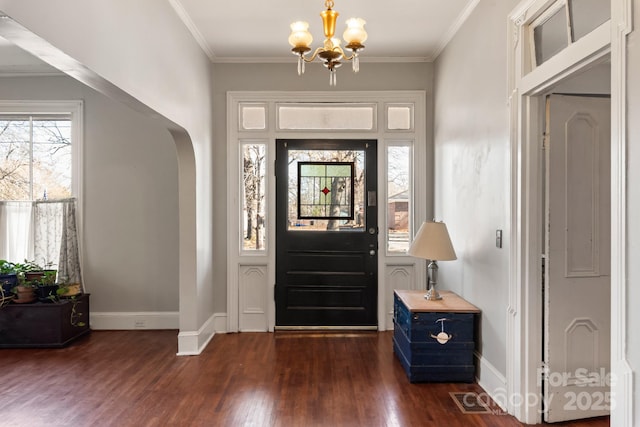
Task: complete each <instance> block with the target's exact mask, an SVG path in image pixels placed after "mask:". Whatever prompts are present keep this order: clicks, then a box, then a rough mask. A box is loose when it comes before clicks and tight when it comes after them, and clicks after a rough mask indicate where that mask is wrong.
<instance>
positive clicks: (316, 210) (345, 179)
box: [298, 162, 355, 219]
mask: <svg viewBox="0 0 640 427" xmlns="http://www.w3.org/2000/svg"><path fill="white" fill-rule="evenodd" d="M354 170H355V168H354V163H353V162H299V163H298V219H353V204H354V203H353V185H354Z"/></svg>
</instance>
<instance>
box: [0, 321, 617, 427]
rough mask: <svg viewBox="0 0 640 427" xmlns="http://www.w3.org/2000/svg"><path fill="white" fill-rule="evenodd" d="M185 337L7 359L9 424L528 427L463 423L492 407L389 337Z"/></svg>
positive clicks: (0, 385) (116, 338)
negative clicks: (424, 368) (202, 342)
mask: <svg viewBox="0 0 640 427" xmlns="http://www.w3.org/2000/svg"><path fill="white" fill-rule="evenodd" d="M176 335H177V332H176V331H94V332H92V333H91V335H90V336H88V337H85V338H83V339H81V340H80V341H78V342H76V343H74V344H72V345H71V346H69V347H67V348H64V349H42V350H40V349H34V350H26V349H21V350H0V360H2V364H1V366H2V375H1V377H0V425H1V426H29V427H32V426H74V427H76V426H167V425H169V426H296V427H297V426H331V427H336V426H447V427H453V426H465V427H466V426H520V425H521V424H520V423H519V422H517V421H516V420H515V419H514V418H513V417H511V416H508V415H505V414H503V413H502V412H501V411H500V409H499V408H498V407H497V406H495V405H492V404H490V405H489V407H490V411H489V413H484V414H469V413H464V412H463V411H462V410H461V408H460V407H459V405H458V403H456V402H455V400H454V399H453V398H452V396H451V394H450V393H456V392H475V393H477V394H478V396H479V397H480V401H487V399H486V396H485V395H484V394H483V390H482V389H481V388H480V387H479V386H477V385H476V384H434V383H421V384H410V383H409V382H408V380H407V377H406V375H405V373H404V371H403V370H402V367H401V365H400V364H399V363H398V361H397V360H396V359H395V357H394V355H393V351H392V344H391V333H390V332H380V333H378V332H367V333H321V332H316V333H285V332H278V333H240V334H226V335H225V334H221V335H216V336H215V337H214V338H213V340H212V341H211V343H210V344H209V346H208V347H207V349H206V350H205V351H204V352H203V354H202V355H201V356H191V357H178V356H176V354H175V353H176ZM489 403H491V402H489ZM554 425H561V426H572V427H587V426H588V427H601V426H608V425H609V420H608V418H600V419H595V420H589V421H581V422H573V423H560V424H554Z"/></svg>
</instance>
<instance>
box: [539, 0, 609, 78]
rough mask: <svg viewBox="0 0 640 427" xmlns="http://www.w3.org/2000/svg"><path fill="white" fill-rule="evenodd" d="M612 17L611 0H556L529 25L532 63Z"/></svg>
mask: <svg viewBox="0 0 640 427" xmlns="http://www.w3.org/2000/svg"><path fill="white" fill-rule="evenodd" d="M610 19H611V2H610V1H608V0H560V1H557V2H555V3H553V4H552V5H551V6H549V7H548V8H547V9H546V10H545V11H544V12H542V13H541V14H540V16H539V17H538V18H537V19H535V20H534V21H533V22H532V23H531V25H530V27H529V33H530V46H531V52H532V64H533V67H536V66H539V65H541V64H543V63H544V62H546V61H548V60H549V59H550V58H552V57H553V56H554V55H556V54H557V53H559V52H561V51H562V50H563V49H565V48H566V47H568V46H570V45H571V44H572V43H575V42H577V41H578V40H580V39H581V38H582V37H584V36H586V35H587V34H589V33H590V32H592V31H593V30H595V29H596V28H598V27H599V26H600V25H602V24H604V23H605V22H607V21H609V20H610Z"/></svg>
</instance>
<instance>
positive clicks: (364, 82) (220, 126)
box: [212, 55, 433, 312]
mask: <svg viewBox="0 0 640 427" xmlns="http://www.w3.org/2000/svg"><path fill="white" fill-rule="evenodd" d="M350 67H351V65H350V64H345V65H344V66H343V67H342V68H340V69H339V70H338V84H337V86H336V87H335V88H331V87H330V86H329V73H328V72H327V71H326V69H325V68H324V67H322V65H320V63H313V64H307V67H306V72H305V74H304V75H303V76H298V74H297V67H296V60H295V57H293V55H292V56H291V63H290V64H289V63H287V64H215V65H214V67H213V111H214V135H213V138H214V148H213V162H214V164H213V170H214V171H215V172H214V177H213V180H214V183H215V185H213V186H212V187H213V188H214V189H215V194H216V195H215V197H214V199H215V200H223V201H224V200H226V199H225V197H226V188H227V171H226V170H227V165H226V162H227V160H226V159H227V157H226V156H227V152H226V146H227V129H226V123H227V122H226V120H227V117H226V112H227V106H226V100H227V98H226V96H227V92H228V91H277V90H282V91H285V90H286V91H341V90H342V91H359V90H361V91H374V90H425V91H426V92H427V104H428V107H427V111H431V106H430V105H431V101H432V93H433V91H432V87H433V65H432V64H427V63H405V64H391V63H367V62H362V61H361V63H360V72H359V73H358V74H354V73H353V72H352V71H351V68H350ZM428 122H429V121H428ZM430 131H431V130H427V132H430ZM226 209H227V207H226V204H225V203H215V204H214V207H213V217H214V218H219V219H221V218H226V213H227V212H226ZM226 233H227V229H226V223H225V221H223V220H217V221H214V224H213V240H214V261H213V272H214V273H213V274H214V301H215V307H214V311H215V312H226V294H227V288H226V282H227V277H226V271H227V264H226V263H227V257H226V253H227V248H226V239H227V237H226V236H227V234H226Z"/></svg>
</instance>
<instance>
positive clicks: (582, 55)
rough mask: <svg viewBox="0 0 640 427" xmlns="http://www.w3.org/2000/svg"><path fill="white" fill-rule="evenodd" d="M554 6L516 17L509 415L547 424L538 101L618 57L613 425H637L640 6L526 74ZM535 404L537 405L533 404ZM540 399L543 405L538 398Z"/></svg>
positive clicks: (615, 9) (614, 15) (615, 12)
mask: <svg viewBox="0 0 640 427" xmlns="http://www.w3.org/2000/svg"><path fill="white" fill-rule="evenodd" d="M553 3H554V2H553V1H552V0H524V1H522V2H521V3H520V4H519V5H518V6H517V7H516V8H515V9H514V10H513V11H512V12H511V14H510V15H509V17H508V23H509V46H510V48H509V53H508V67H509V74H508V76H509V99H508V102H509V106H510V140H511V155H510V157H511V161H510V169H511V172H510V176H511V182H510V187H511V190H510V193H511V194H510V198H511V209H510V216H511V229H512V230H514V232H513V236H512V239H513V240H512V241H513V244H512V246H511V253H510V254H509V258H510V260H509V266H510V271H509V276H510V280H509V282H510V285H509V306H508V308H507V318H508V319H507V375H506V376H507V396H508V399H507V400H508V402H507V410H508V412H509V413H510V414H512V415H514V416H515V417H516V418H517V419H518V420H519V421H521V422H524V423H530V424H534V423H540V422H541V416H542V414H541V411H540V406H539V396H540V383H539V381H538V380H539V378H538V377H539V374H538V372H539V368H540V367H541V366H540V363H541V357H540V349H541V345H542V324H541V313H542V301H541V292H540V288H541V269H540V262H539V258H540V254H541V253H542V248H541V244H542V239H541V233H542V229H541V227H542V217H541V215H542V212H540V209H539V206H541V197H542V194H543V189H542V188H541V185H540V183H541V180H540V167H539V166H540V161H541V155H540V150H539V149H538V147H539V144H538V142H539V140H540V136H539V135H542V129H541V123H540V120H537V118H538V117H539V114H541V111H542V110H541V105H540V100H539V99H538V96H539V95H540V94H542V93H543V92H544V91H545V90H546V89H548V88H549V87H551V86H553V85H554V84H556V83H557V82H559V81H561V80H562V79H564V78H567V77H568V76H571V75H572V74H574V73H575V72H577V71H579V70H582V69H584V68H585V67H587V66H589V65H590V64H593V63H594V62H597V61H599V60H602V59H603V58H604V57H605V56H606V55H610V62H611V118H612V120H611V316H612V319H611V374H612V377H613V378H615V379H616V381H615V382H614V384H613V385H612V392H613V394H612V396H613V399H615V405H614V407H613V408H612V410H611V421H612V425H624V426H627V425H628V426H630V425H632V421H633V419H632V409H633V393H632V386H633V383H632V370H631V368H630V365H629V362H628V361H627V360H626V349H625V342H626V323H625V322H626V303H625V300H626V288H625V282H626V256H627V255H626V81H627V80H626V55H627V53H626V52H627V47H626V36H627V34H629V33H630V32H631V29H632V9H631V5H632V0H611V20H610V21H609V22H608V23H606V24H603V26H601V27H600V28H598V29H596V30H594V31H593V32H592V34H590V35H588V36H585V37H584V38H583V39H581V40H579V41H577V42H575V43H573V44H572V45H571V46H569V47H567V48H566V49H565V50H564V51H563V52H561V53H559V54H558V55H556V56H555V57H554V58H552V59H550V60H548V61H547V62H545V63H544V64H542V65H540V66H538V67H537V68H535V69H534V70H532V71H530V72H529V71H528V70H527V69H525V67H526V65H527V56H526V55H529V53H528V49H527V46H525V43H526V41H525V40H527V28H528V25H529V24H530V23H531V22H532V21H533V20H534V19H535V18H536V17H537V16H539V14H540V13H541V12H542V11H544V10H546V9H547V8H548V7H549V6H551V5H552V4H553ZM532 397H533V398H532ZM535 397H538V398H535Z"/></svg>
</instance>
